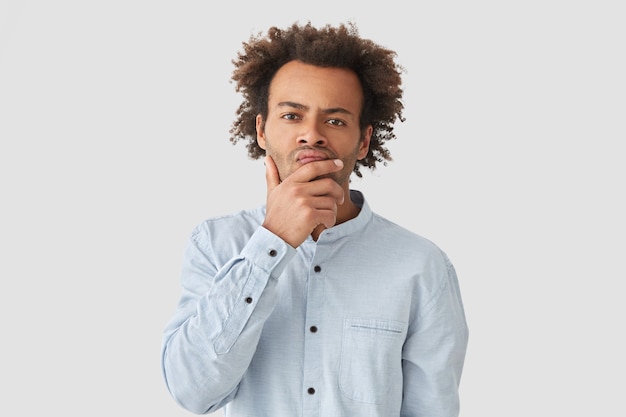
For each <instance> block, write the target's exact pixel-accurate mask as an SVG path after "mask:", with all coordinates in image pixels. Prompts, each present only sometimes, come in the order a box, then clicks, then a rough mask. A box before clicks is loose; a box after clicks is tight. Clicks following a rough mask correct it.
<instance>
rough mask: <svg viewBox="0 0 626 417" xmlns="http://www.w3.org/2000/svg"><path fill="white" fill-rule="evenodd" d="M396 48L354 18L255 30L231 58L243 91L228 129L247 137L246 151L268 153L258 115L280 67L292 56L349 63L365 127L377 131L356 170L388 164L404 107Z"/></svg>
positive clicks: (323, 63)
mask: <svg viewBox="0 0 626 417" xmlns="http://www.w3.org/2000/svg"><path fill="white" fill-rule="evenodd" d="M395 58H396V53H395V52H394V51H392V50H389V49H387V48H384V47H382V46H380V45H378V44H375V43H374V42H372V41H371V40H369V39H363V38H361V37H360V36H359V32H358V29H357V27H356V25H355V24H354V23H349V24H347V25H346V24H340V25H339V26H337V27H333V26H331V25H326V26H323V27H320V28H316V27H313V26H312V25H311V23H310V22H309V23H307V24H305V25H300V24H298V23H294V24H292V25H291V26H290V27H288V28H287V29H279V28H277V27H271V28H270V29H269V30H268V31H267V34H266V35H263V34H262V33H259V34H257V35H256V36H254V35H253V36H251V37H250V40H249V41H248V42H243V50H242V51H241V52H239V53H238V55H237V59H236V60H233V61H232V63H233V65H234V66H235V69H234V71H233V74H232V79H231V81H234V82H235V83H236V91H237V92H238V93H241V94H242V95H243V101H242V103H241V104H240V105H239V108H238V109H237V112H236V115H237V118H236V120H235V121H234V122H233V124H232V126H231V129H230V134H231V137H230V141H231V142H232V143H233V144H236V143H237V142H238V141H240V140H247V145H246V147H247V149H248V156H249V157H250V158H251V159H259V158H261V157H263V156H264V155H265V150H264V149H262V148H261V147H260V146H259V145H258V143H257V141H256V115H257V114H261V116H263V120H266V119H267V112H268V108H267V102H268V95H269V87H270V82H271V81H272V78H273V77H274V75H275V74H276V72H277V71H278V69H279V68H280V67H282V66H283V65H284V64H286V63H287V62H290V61H294V60H297V61H301V62H303V63H306V64H311V65H316V66H321V67H333V68H347V69H350V70H352V71H354V72H355V73H356V75H357V77H358V78H359V80H360V82H361V86H362V88H363V96H364V101H363V108H362V109H361V114H360V117H359V120H360V128H361V131H362V132H363V131H364V129H365V128H366V127H367V126H368V125H372V127H373V132H372V137H371V140H370V147H369V152H368V154H367V156H366V157H365V158H364V159H362V160H358V161H357V163H356V165H355V167H354V173H355V174H356V175H357V176H358V177H362V174H361V172H360V169H359V168H360V167H361V166H364V167H367V168H369V169H371V170H373V169H375V168H376V164H377V163H378V162H381V163H383V165H386V164H387V161H391V160H392V158H391V155H390V153H389V150H388V149H387V148H386V146H384V145H385V142H387V141H388V140H391V139H395V138H396V135H395V133H394V132H393V125H394V123H395V122H396V120H400V121H404V117H403V116H402V110H403V108H404V106H403V104H402V93H403V90H402V88H401V84H402V79H401V73H402V72H403V71H404V69H403V68H402V67H401V66H400V65H398V64H397V63H396V62H395Z"/></svg>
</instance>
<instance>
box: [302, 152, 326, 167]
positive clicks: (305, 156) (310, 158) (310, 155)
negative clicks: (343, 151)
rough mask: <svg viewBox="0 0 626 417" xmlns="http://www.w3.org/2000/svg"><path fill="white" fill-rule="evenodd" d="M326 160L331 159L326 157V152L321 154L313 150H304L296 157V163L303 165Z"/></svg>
mask: <svg viewBox="0 0 626 417" xmlns="http://www.w3.org/2000/svg"><path fill="white" fill-rule="evenodd" d="M326 159H330V157H329V156H328V155H326V154H325V153H324V152H320V151H316V150H312V149H305V150H302V151H300V152H298V154H297V155H296V162H298V163H299V164H301V165H304V164H308V163H310V162H315V161H324V160H326Z"/></svg>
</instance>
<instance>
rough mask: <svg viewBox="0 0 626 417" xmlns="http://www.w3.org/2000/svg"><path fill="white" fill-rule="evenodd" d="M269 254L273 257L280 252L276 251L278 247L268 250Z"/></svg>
mask: <svg viewBox="0 0 626 417" xmlns="http://www.w3.org/2000/svg"><path fill="white" fill-rule="evenodd" d="M267 254H268V255H269V256H271V257H272V258H273V257H274V256H276V255H277V254H278V252H276V249H270V250H269V251H267Z"/></svg>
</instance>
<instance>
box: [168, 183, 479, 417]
mask: <svg viewBox="0 0 626 417" xmlns="http://www.w3.org/2000/svg"><path fill="white" fill-rule="evenodd" d="M350 196H351V198H352V200H353V201H354V202H355V203H357V204H358V205H359V206H360V207H361V211H360V213H359V215H358V216H357V217H356V218H354V219H352V220H350V221H347V222H345V223H342V224H339V225H337V226H334V227H332V228H330V229H327V230H325V231H324V232H322V234H321V235H320V236H319V238H318V240H317V242H316V241H313V239H312V238H311V237H309V238H308V239H307V240H306V241H305V242H304V243H303V244H302V245H301V246H300V247H298V248H297V249H294V248H293V247H291V246H290V245H288V244H287V243H285V242H284V241H283V240H282V239H280V238H279V237H277V236H276V235H274V234H272V233H271V232H269V231H268V230H267V229H265V228H263V227H262V226H261V224H262V222H263V220H264V217H265V207H259V208H258V209H254V210H246V211H241V212H239V213H236V214H233V215H229V216H222V217H217V218H213V219H210V220H207V221H205V222H203V223H201V224H200V225H198V226H197V228H196V229H195V230H194V231H193V233H192V235H191V238H190V240H189V244H188V247H187V249H186V252H185V256H184V262H183V270H182V277H181V285H182V293H181V297H180V301H179V303H178V306H177V308H176V311H175V314H174V316H173V318H172V319H171V321H170V322H169V324H168V325H167V326H166V328H165V331H164V337H163V345H162V371H163V376H164V379H165V383H166V385H167V387H168V389H169V391H170V393H171V395H172V396H173V398H174V399H175V401H176V402H177V403H178V404H180V405H181V406H182V407H184V408H186V409H188V410H189V411H191V412H193V413H197V414H203V413H208V412H213V411H215V410H218V409H220V408H221V407H225V408H224V411H225V415H226V416H227V417H228V416H230V417H244V416H245V417H300V416H301V417H313V416H319V417H394V416H403V417H408V416H414V417H417V416H420V417H453V416H457V415H458V413H459V395H458V388H459V382H460V378H461V372H462V368H463V362H464V359H465V352H466V347H467V340H468V328H467V324H466V320H465V314H464V311H463V304H462V301H461V295H460V292H459V285H458V281H457V276H456V273H455V270H454V267H453V266H452V264H451V263H450V261H449V260H448V258H447V256H446V255H445V254H444V253H443V252H442V251H441V250H440V249H439V248H438V247H437V246H436V245H434V244H433V243H432V242H430V241H429V240H426V239H424V238H422V237H420V236H418V235H416V234H414V233H412V232H410V231H408V230H406V229H404V228H402V227H400V226H398V225H396V224H394V223H392V222H390V221H389V220H386V219H384V218H382V217H381V216H378V215H376V214H374V213H373V212H372V211H371V210H370V207H369V205H368V204H367V202H366V201H365V199H364V198H363V195H362V194H361V193H360V192H358V191H354V190H352V191H351V193H350Z"/></svg>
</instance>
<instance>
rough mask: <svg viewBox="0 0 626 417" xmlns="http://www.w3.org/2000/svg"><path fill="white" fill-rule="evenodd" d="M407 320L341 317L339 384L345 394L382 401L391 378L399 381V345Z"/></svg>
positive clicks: (400, 372)
mask: <svg viewBox="0 0 626 417" xmlns="http://www.w3.org/2000/svg"><path fill="white" fill-rule="evenodd" d="M406 331H407V324H406V323H403V322H399V321H394V320H383V319H360V318H348V319H345V321H344V326H343V337H342V345H341V363H340V369H339V387H340V389H341V392H342V393H343V395H344V396H346V397H347V398H350V399H352V400H355V401H361V402H364V403H369V404H382V403H384V402H385V400H386V399H387V395H388V393H389V390H390V389H391V386H392V385H393V383H394V382H396V383H399V384H401V383H402V345H403V344H404V339H405V337H406Z"/></svg>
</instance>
